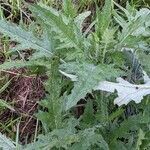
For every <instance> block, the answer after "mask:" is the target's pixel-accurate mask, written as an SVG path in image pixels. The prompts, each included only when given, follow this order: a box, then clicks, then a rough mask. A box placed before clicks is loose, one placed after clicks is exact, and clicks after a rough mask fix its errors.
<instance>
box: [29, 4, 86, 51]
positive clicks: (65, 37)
mask: <svg viewBox="0 0 150 150" xmlns="http://www.w3.org/2000/svg"><path fill="white" fill-rule="evenodd" d="M30 10H31V11H32V12H33V13H34V14H35V15H36V16H37V17H38V18H40V19H41V20H42V21H43V23H44V24H46V25H47V26H49V28H51V31H53V32H55V33H56V36H55V38H56V39H59V40H60V42H62V44H60V45H59V46H58V48H59V49H60V48H64V47H65V48H70V47H71V48H72V47H74V48H76V49H81V47H82V41H83V39H82V34H81V33H77V31H76V30H75V25H74V24H73V23H72V21H71V22H70V21H69V19H68V18H67V17H66V16H64V15H62V14H61V13H60V12H58V11H56V10H54V9H52V8H51V7H46V6H44V5H41V6H39V5H34V6H31V7H30ZM78 34H79V35H80V36H79V35H78Z"/></svg>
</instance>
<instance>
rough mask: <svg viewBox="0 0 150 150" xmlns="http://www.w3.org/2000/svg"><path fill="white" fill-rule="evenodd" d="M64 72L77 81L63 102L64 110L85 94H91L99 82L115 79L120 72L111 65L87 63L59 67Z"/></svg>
mask: <svg viewBox="0 0 150 150" xmlns="http://www.w3.org/2000/svg"><path fill="white" fill-rule="evenodd" d="M61 68H63V69H65V72H67V73H72V74H76V75H77V77H78V81H76V82H74V88H73V89H72V91H71V94H70V95H68V97H67V98H66V101H65V104H64V105H65V109H66V110H68V109H70V108H71V107H73V106H75V105H76V104H77V102H78V101H79V100H80V99H82V98H84V97H85V96H86V94H87V93H91V92H92V89H93V88H95V87H96V86H97V85H98V83H99V82H100V81H103V80H105V79H111V78H113V77H117V76H118V75H119V74H120V72H119V70H117V69H114V68H113V67H112V66H111V65H103V64H101V65H98V66H94V65H93V64H89V63H82V64H81V63H67V64H64V65H62V66H61Z"/></svg>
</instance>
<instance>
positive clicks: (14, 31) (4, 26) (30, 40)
mask: <svg viewBox="0 0 150 150" xmlns="http://www.w3.org/2000/svg"><path fill="white" fill-rule="evenodd" d="M0 32H1V33H4V34H5V35H7V36H9V37H10V38H11V39H12V40H14V41H16V42H18V43H19V45H17V46H16V47H15V48H13V50H15V51H16V50H18V51H19V50H25V49H30V48H32V49H36V50H37V51H42V52H43V53H45V55H48V56H51V54H52V50H51V41H49V40H48V39H47V38H46V36H44V37H43V38H41V39H40V38H37V37H35V36H34V35H33V33H32V32H30V31H26V30H24V29H22V28H21V27H19V26H17V25H15V24H12V23H9V22H7V21H6V20H4V19H1V20H0Z"/></svg>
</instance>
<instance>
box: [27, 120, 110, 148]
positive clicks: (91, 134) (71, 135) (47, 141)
mask: <svg viewBox="0 0 150 150" xmlns="http://www.w3.org/2000/svg"><path fill="white" fill-rule="evenodd" d="M78 124H79V122H78V121H77V120H76V119H73V118H70V119H69V121H68V122H67V123H66V125H65V126H66V127H64V128H63V129H59V130H58V129H55V130H53V131H52V132H50V133H48V134H46V135H45V136H43V135H41V136H39V138H38V141H37V142H35V143H33V144H29V145H28V146H27V148H26V150H31V149H32V150H40V149H52V148H58V149H60V148H64V149H66V150H76V149H81V150H88V149H90V148H92V147H93V146H96V147H98V148H101V149H103V150H108V149H109V148H108V145H107V143H106V142H105V141H104V139H103V137H102V136H101V135H100V134H97V133H96V131H95V130H96V127H93V128H87V129H85V130H81V131H79V132H77V130H76V129H75V127H76V126H77V125H78Z"/></svg>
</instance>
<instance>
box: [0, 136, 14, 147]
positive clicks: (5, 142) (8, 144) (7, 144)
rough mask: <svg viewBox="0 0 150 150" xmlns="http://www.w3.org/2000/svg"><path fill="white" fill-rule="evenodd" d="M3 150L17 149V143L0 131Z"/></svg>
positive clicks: (0, 145)
mask: <svg viewBox="0 0 150 150" xmlns="http://www.w3.org/2000/svg"><path fill="white" fill-rule="evenodd" d="M1 148H2V150H15V145H14V144H13V142H12V141H11V140H10V139H8V138H7V137H6V136H4V135H2V134H1V133H0V149H1Z"/></svg>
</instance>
